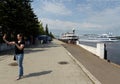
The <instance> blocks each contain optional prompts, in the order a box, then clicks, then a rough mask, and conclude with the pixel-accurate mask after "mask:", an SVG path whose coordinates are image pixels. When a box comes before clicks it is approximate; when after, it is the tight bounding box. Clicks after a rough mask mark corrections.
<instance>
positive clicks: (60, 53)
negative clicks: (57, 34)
mask: <svg viewBox="0 0 120 84" xmlns="http://www.w3.org/2000/svg"><path fill="white" fill-rule="evenodd" d="M60 44H61V42H59V41H57V40H54V41H53V42H52V43H51V44H49V45H38V46H36V47H34V46H33V47H32V48H26V49H25V57H24V78H23V79H21V80H18V81H17V80H15V79H16V76H17V75H18V66H16V65H15V64H16V62H15V61H13V56H12V55H10V56H7V57H6V58H5V59H2V60H0V84H93V82H92V81H91V80H90V79H89V77H88V76H87V75H86V74H85V73H84V72H83V71H82V69H81V68H80V67H79V66H78V65H77V64H76V63H75V62H74V61H73V59H72V58H71V57H70V56H69V55H68V52H67V51H66V49H65V48H64V47H62V46H61V45H60Z"/></svg>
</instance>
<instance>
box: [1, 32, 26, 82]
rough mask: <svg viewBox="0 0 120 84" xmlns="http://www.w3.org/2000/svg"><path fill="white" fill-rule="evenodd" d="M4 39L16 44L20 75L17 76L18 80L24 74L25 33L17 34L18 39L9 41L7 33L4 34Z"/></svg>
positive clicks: (10, 43)
mask: <svg viewBox="0 0 120 84" xmlns="http://www.w3.org/2000/svg"><path fill="white" fill-rule="evenodd" d="M3 40H4V41H5V42H6V43H7V44H9V45H15V57H16V60H17V63H18V67H19V76H18V77H17V80H19V79H21V78H22V76H23V58H24V46H25V42H24V40H23V35H22V34H17V41H11V42H9V41H7V40H6V34H4V36H3Z"/></svg>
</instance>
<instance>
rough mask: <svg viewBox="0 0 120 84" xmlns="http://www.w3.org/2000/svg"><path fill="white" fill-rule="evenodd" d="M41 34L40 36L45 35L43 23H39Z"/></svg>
mask: <svg viewBox="0 0 120 84" xmlns="http://www.w3.org/2000/svg"><path fill="white" fill-rule="evenodd" d="M39 34H40V35H44V34H45V31H44V27H43V24H42V22H39Z"/></svg>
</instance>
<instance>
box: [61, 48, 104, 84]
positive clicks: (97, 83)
mask: <svg viewBox="0 0 120 84" xmlns="http://www.w3.org/2000/svg"><path fill="white" fill-rule="evenodd" d="M63 48H64V47H63ZM64 49H65V48H64ZM65 50H66V49H65ZM66 51H67V53H68V55H69V56H70V57H71V58H72V59H73V60H74V61H75V62H76V63H77V64H78V66H79V67H80V68H81V69H82V70H83V72H85V74H86V75H87V76H88V77H89V78H90V79H91V80H92V81H93V83H94V84H102V83H101V82H100V81H99V80H98V79H97V78H95V77H94V76H93V75H92V74H91V73H90V72H89V71H88V70H87V69H86V68H85V67H84V66H83V65H82V63H80V62H79V61H78V60H77V59H76V58H75V57H73V56H72V54H71V53H70V52H69V51H68V50H66Z"/></svg>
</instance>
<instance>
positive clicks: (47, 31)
mask: <svg viewBox="0 0 120 84" xmlns="http://www.w3.org/2000/svg"><path fill="white" fill-rule="evenodd" d="M45 33H46V35H49V30H48V24H46V27H45Z"/></svg>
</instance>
